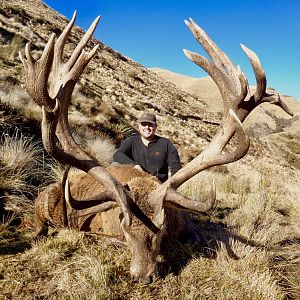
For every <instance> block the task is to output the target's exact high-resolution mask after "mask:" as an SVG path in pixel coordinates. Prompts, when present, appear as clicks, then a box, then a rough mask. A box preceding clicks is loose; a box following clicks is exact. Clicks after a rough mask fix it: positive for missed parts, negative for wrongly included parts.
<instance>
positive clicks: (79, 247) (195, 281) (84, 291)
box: [0, 174, 300, 300]
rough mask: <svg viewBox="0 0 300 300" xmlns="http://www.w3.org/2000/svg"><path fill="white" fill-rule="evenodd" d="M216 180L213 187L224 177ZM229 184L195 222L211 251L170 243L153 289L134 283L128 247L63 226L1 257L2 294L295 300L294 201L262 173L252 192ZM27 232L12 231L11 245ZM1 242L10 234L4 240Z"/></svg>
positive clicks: (299, 287)
mask: <svg viewBox="0 0 300 300" xmlns="http://www.w3.org/2000/svg"><path fill="white" fill-rule="evenodd" d="M215 175H216V174H214V177H215ZM210 176H211V175H209V176H206V177H210ZM218 176H220V177H219V178H218V177H217V182H218V181H221V179H222V178H223V179H224V177H226V176H229V174H221V175H220V174H219V175H218ZM230 178H231V179H230ZM209 180H210V179H209ZM227 180H228V181H230V180H233V181H234V182H235V183H234V184H233V183H231V184H232V186H235V188H234V189H230V191H229V190H228V188H227V185H228V183H227V184H226V185H224V186H219V188H218V189H219V191H218V192H219V194H220V193H222V192H223V193H224V194H226V198H223V197H222V203H220V202H218V203H217V204H216V207H215V209H214V210H213V211H212V212H211V215H210V216H209V215H206V216H205V215H204V216H201V215H200V216H197V220H196V221H197V222H198V224H199V228H200V229H201V230H202V231H203V234H204V235H205V236H206V238H207V239H208V240H209V243H208V246H209V247H210V251H208V252H203V251H202V252H201V251H200V252H197V251H196V250H195V249H194V248H193V245H189V244H185V245H181V244H178V245H174V247H173V248H172V249H169V252H170V253H169V254H170V256H171V260H170V261H171V266H170V265H169V264H170V261H169V262H168V264H167V263H166V262H165V263H164V262H163V261H162V263H161V265H160V273H161V275H162V276H161V278H160V279H158V280H157V281H156V282H154V283H153V284H150V285H142V284H133V283H132V282H131V278H130V276H129V272H128V269H129V261H130V257H129V253H128V252H127V251H126V250H123V249H118V248H116V247H114V246H112V245H110V244H108V243H107V242H106V240H104V239H103V238H102V237H101V236H98V235H95V234H84V233H82V232H77V231H73V230H71V229H64V230H59V231H58V232H56V231H54V230H53V231H52V236H50V237H49V238H48V239H45V240H42V241H40V242H37V243H32V244H31V247H30V249H28V248H26V247H23V248H19V252H18V253H17V254H15V252H14V251H13V250H11V252H12V253H11V254H9V253H7V254H6V255H3V256H2V258H3V259H2V260H1V261H0V274H1V276H0V278H1V280H0V291H1V292H0V295H2V297H4V299H5V297H6V298H13V299H141V298H143V299H145V300H148V299H149V300H150V299H166V300H167V299H178V300H179V299H220V300H223V299H268V300H269V299H299V297H300V284H299V278H300V274H299V273H300V243H299V241H300V221H299V214H300V207H299V203H298V201H297V199H294V198H293V195H290V194H289V193H288V192H287V191H286V190H285V189H284V188H283V187H282V185H281V184H280V182H279V180H274V178H272V180H271V179H270V178H269V176H268V175H267V174H266V175H265V176H262V178H261V181H260V184H259V186H258V187H257V188H255V187H253V186H251V187H250V186H249V183H247V182H246V183H245V182H244V181H243V180H241V182H239V178H233V177H230V176H229V177H228V179H227ZM201 181H202V182H201ZM201 181H198V182H197V181H193V182H192V183H190V184H191V185H192V186H193V189H192V187H191V186H188V185H187V186H185V187H184V189H183V191H184V192H185V193H191V191H192V193H193V196H194V197H197V193H198V195H200V194H201V193H203V192H200V191H201V190H202V191H203V190H205V189H204V186H207V183H206V182H205V180H203V179H201ZM222 189H224V190H222ZM229 207H230V209H226V208H229ZM55 233H56V234H55ZM31 235H32V232H31V230H28V229H27V230H24V231H22V232H19V231H18V230H16V229H15V231H14V232H13V233H12V236H13V238H12V239H10V240H9V241H10V242H11V241H12V240H13V239H14V238H15V239H16V240H17V239H18V238H19V237H20V236H24V237H25V238H26V237H28V236H31ZM5 239H6V240H7V241H8V238H7V235H6V236H5V237H3V236H2V240H5ZM27 245H28V244H27ZM233 254H234V255H233ZM175 262H176V265H177V268H176V270H175V269H174V268H172V265H173V266H174V264H175Z"/></svg>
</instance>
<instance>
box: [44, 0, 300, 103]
mask: <svg viewBox="0 0 300 300" xmlns="http://www.w3.org/2000/svg"><path fill="white" fill-rule="evenodd" d="M44 2H45V3H46V4H48V5H49V6H51V7H52V8H53V9H55V10H56V11H58V12H59V13H60V14H62V15H64V16H66V17H67V18H69V19H70V18H71V17H72V14H73V12H74V10H77V20H76V25H78V26H80V27H82V28H83V29H85V30H86V29H87V28H88V27H89V25H90V23H91V22H92V21H93V20H94V18H95V17H97V16H98V15H101V21H100V23H99V25H98V28H97V30H96V32H95V37H96V38H97V39H99V40H100V41H101V42H103V43H104V44H105V45H107V46H109V47H111V48H112V49H114V50H116V51H118V52H120V53H122V54H124V55H126V56H128V57H130V58H131V59H133V60H134V61H136V62H138V63H140V64H142V65H144V66H145V67H159V68H163V69H168V70H170V71H173V72H176V73H180V74H184V75H188V76H193V77H203V76H207V74H206V73H205V72H204V71H203V70H202V69H201V68H200V67H198V66H197V65H195V64H194V63H192V62H191V61H190V60H188V59H187V58H186V57H185V55H184V54H183V52H182V49H184V48H185V49H188V50H191V51H194V52H198V53H200V54H204V53H205V52H204V51H203V49H202V47H201V46H200V45H199V44H198V43H197V41H196V40H195V39H194V37H193V35H192V34H191V32H190V31H189V29H188V28H187V27H186V25H185V24H184V20H185V19H186V20H187V19H188V18H192V19H194V21H196V23H198V25H200V26H201V27H202V28H203V29H204V30H205V31H206V32H207V33H208V35H209V36H210V37H211V38H212V39H213V40H214V41H215V42H216V43H217V45H218V46H219V47H220V48H221V49H222V50H223V51H225V52H226V54H227V55H228V56H229V58H230V59H231V60H232V62H233V63H234V64H235V65H240V66H241V68H242V70H243V72H244V73H245V74H246V76H247V78H248V80H249V83H250V84H255V79H254V76H253V72H252V69H251V66H250V63H249V62H248V60H247V58H246V56H245V54H244V52H243V51H242V49H241V48H240V44H241V43H242V44H244V45H246V46H247V47H248V48H250V49H252V50H253V51H255V52H256V54H257V55H258V56H259V58H260V60H261V63H262V65H263V67H264V69H265V71H266V75H267V80H268V86H271V87H273V88H275V89H276V90H277V91H279V92H281V93H283V94H286V95H290V96H293V97H296V98H298V99H300V58H299V56H300V1H299V0H280V1H279V0H252V1H251V0H226V1H225V0H183V1H177V0H172V1H164V0H136V1H131V0H116V1H113V0H84V1H82V0H63V1H62V0H46V1H44Z"/></svg>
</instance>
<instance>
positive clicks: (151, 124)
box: [113, 112, 181, 182]
mask: <svg viewBox="0 0 300 300" xmlns="http://www.w3.org/2000/svg"><path fill="white" fill-rule="evenodd" d="M138 126H139V133H140V134H139V135H138V134H135V135H132V136H130V137H128V138H127V139H125V140H124V141H123V142H122V143H121V145H120V148H119V149H118V150H117V152H116V153H115V154H114V156H113V160H114V162H118V163H121V164H131V165H134V167H135V168H137V169H139V170H143V171H146V172H148V173H151V174H153V175H155V176H156V177H157V178H158V179H159V180H160V181H161V182H164V181H166V180H167V179H168V171H169V168H170V171H171V174H172V175H173V174H175V173H176V172H177V171H178V170H179V169H180V168H181V164H180V160H179V155H178V152H177V150H176V149H175V147H174V145H173V144H172V143H171V141H170V140H168V139H167V138H163V137H160V136H157V135H156V134H155V131H156V128H157V123H156V116H155V115H154V114H153V113H151V112H143V113H142V114H141V116H140V117H139V119H138Z"/></svg>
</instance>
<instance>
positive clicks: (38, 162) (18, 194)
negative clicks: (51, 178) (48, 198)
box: [0, 132, 48, 212]
mask: <svg viewBox="0 0 300 300" xmlns="http://www.w3.org/2000/svg"><path fill="white" fill-rule="evenodd" d="M42 153H43V150H42V147H41V144H40V143H38V142H35V141H33V140H32V138H30V137H28V136H25V135H22V134H21V133H18V132H16V133H15V135H14V136H9V135H7V134H5V133H3V134H2V136H0V199H1V200H2V202H4V203H5V206H6V209H9V210H12V211H20V212H24V211H30V210H31V209H32V198H33V197H34V196H35V195H36V194H37V192H38V184H37V183H38V182H39V179H40V177H41V176H42V177H43V179H44V180H45V181H46V182H47V176H46V173H47V169H48V166H47V164H46V163H45V162H44V161H43V159H42V157H43V156H42Z"/></svg>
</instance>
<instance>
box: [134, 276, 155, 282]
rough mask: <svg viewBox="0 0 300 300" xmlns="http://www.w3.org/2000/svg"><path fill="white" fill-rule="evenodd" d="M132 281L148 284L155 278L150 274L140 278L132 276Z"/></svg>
mask: <svg viewBox="0 0 300 300" xmlns="http://www.w3.org/2000/svg"><path fill="white" fill-rule="evenodd" d="M132 281H133V282H134V283H144V284H150V283H152V282H154V281H155V280H154V276H152V275H150V276H147V277H145V278H141V277H139V276H133V278H132Z"/></svg>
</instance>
